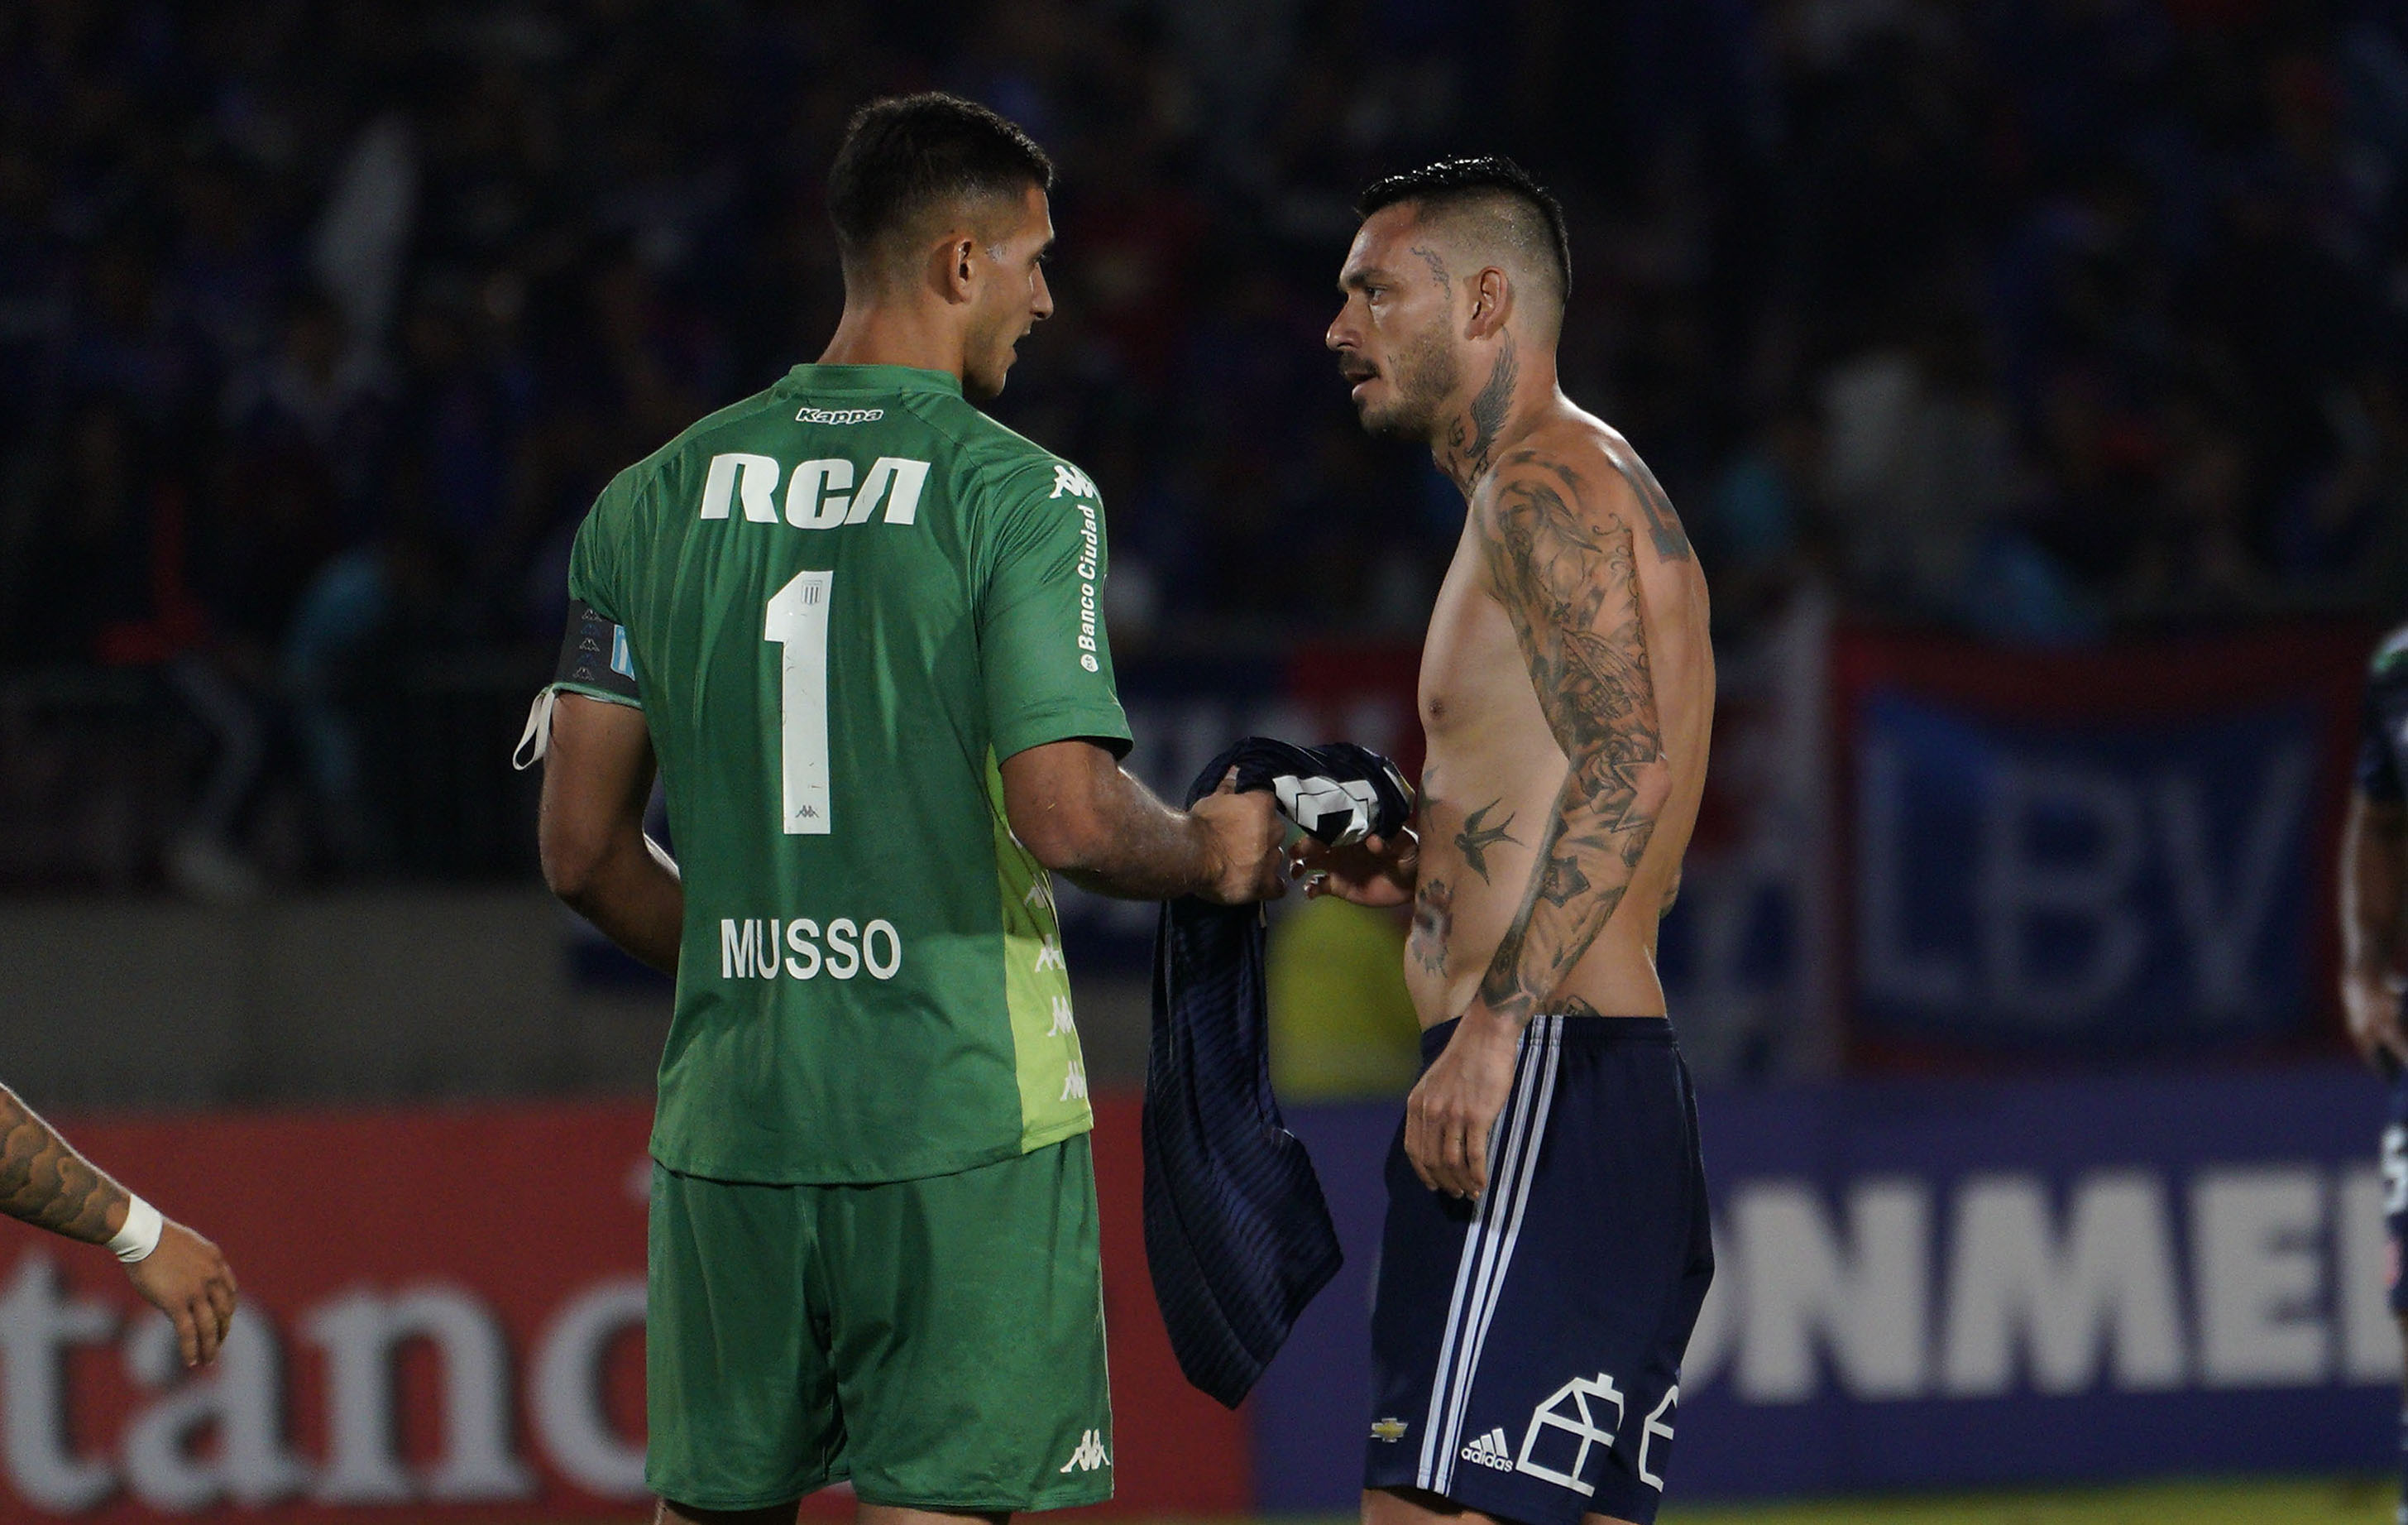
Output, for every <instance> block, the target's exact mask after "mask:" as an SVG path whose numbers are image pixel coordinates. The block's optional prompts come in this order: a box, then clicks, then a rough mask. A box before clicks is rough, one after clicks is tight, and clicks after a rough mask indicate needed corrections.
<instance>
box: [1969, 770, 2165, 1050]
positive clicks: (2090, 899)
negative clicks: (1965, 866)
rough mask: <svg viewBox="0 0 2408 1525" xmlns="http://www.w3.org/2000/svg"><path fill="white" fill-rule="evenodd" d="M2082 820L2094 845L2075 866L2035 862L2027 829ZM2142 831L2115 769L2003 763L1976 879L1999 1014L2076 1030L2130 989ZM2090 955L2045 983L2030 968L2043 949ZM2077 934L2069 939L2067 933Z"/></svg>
mask: <svg viewBox="0 0 2408 1525" xmlns="http://www.w3.org/2000/svg"><path fill="white" fill-rule="evenodd" d="M2052 815H2053V816H2057V817H2058V818H2060V819H2061V818H2065V817H2072V818H2075V819H2079V820H2083V821H2086V822H2087V823H2089V825H2090V827H2091V829H2092V833H2093V834H2094V835H2095V836H2096V838H2097V839H2098V846H2097V847H2096V848H2095V849H2094V850H2093V851H2091V852H2090V853H2088V854H2085V856H2081V857H2078V858H2061V857H2055V856H2052V857H2042V856H2041V855H2040V854H2039V853H2038V852H2037V851H2035V843H2034V842H2033V838H2034V837H2035V835H2036V832H2035V830H2034V827H2036V826H2037V825H2038V823H2039V822H2040V821H2041V820H2042V818H2044V817H2046V816H2052ZM2143 825H2144V823H2143V819H2142V816H2141V811H2140V807H2139V803H2138V802H2137V801H2136V800H2135V799H2134V798H2133V796H2132V793H2131V791H2130V790H2128V789H2127V788H2125V787H2124V786H2123V784H2122V783H2121V782H2120V781H2119V780H2117V779H2116V778H2115V776H2114V774H2112V773H2107V772H2103V771H2100V770H2094V769H2088V768H2079V767H2073V766H2071V765H2066V764H2057V763H2040V762H2032V761H2027V760H2025V759H2023V758H2019V757H2015V756H2012V755H2008V756H2002V757H2000V759H1999V760H1998V763H1997V766H1996V767H1994V768H1993V769H1992V770H1991V772H1990V780H1989V786H1988V787H1987V788H1986V789H1985V790H1984V791H1983V793H1982V848H1981V856H1980V858H1979V860H1978V866H1977V868H1976V870H1975V874H1974V907H1975V920H1976V922H1977V923H1978V924H1979V926H1980V928H1981V932H1982V952H1983V955H1984V957H1983V969H1984V973H1985V986H1986V993H1987V995H1988V997H1989V1004H1990V1006H1991V1008H1992V1009H1993V1010H1994V1011H1998V1012H2002V1013H2009V1014H2014V1015H2017V1016H2022V1017H2025V1018H2028V1019H2030V1020H2033V1021H2035V1022H2039V1023H2044V1024H2050V1025H2055V1024H2058V1023H2071V1022H2077V1021H2080V1020H2081V1019H2083V1018H2085V1017H2087V1016H2089V1015H2091V1014H2093V1013H2094V1012H2096V1011H2097V1010H2098V1009H2099V1008H2100V1007H2101V1006H2103V1005H2105V1004H2106V1003H2107V1002H2108V1001H2109V1000H2112V999H2113V998H2114V996H2115V995H2116V994H2117V993H2119V992H2120V991H2122V990H2123V988H2124V987H2125V986H2126V985H2128V984H2129V983H2130V982H2131V978H2132V974H2133V971H2135V970H2137V969H2138V968H2139V967H2140V963H2141V956H2142V954H2143V951H2144V950H2145V949H2146V947H2147V944H2148V939H2147V937H2146V935H2145V933H2144V931H2143V925H2142V922H2141V919H2140V917H2139V916H2137V915H2135V914H2133V911H2132V904H2131V901H2132V885H2133V884H2134V882H2135V881H2136V880H2137V879H2138V878H2139V877H2140V871H2141V861H2142V856H2143V854H2142V845H2143V840H2144V839H2143ZM2042 917H2045V918H2047V922H2048V926H2049V928H2050V930H2051V932H2052V933H2053V934H2054V935H2051V936H2049V937H2047V938H2046V939H2045V942H2046V943H2047V945H2050V946H2054V947H2058V948H2064V947H2069V946H2071V947H2086V948H2087V951H2088V957H2086V958H2085V959H2084V960H2083V961H2082V962H2081V963H2080V964H2078V965H2077V966H2076V967H2075V968H2074V969H2073V970H2071V971H2066V972H2060V973H2058V974H2057V975H2056V976H2055V977H2053V978H2051V977H2043V976H2042V973H2041V971H2038V970H2035V969H2032V968H2031V967H2029V965H2028V961H2027V955H2028V950H2030V949H2032V948H2034V947H2036V946H2039V945H2041V944H2042V942H2043V939H2042V937H2040V936H2037V935H2034V934H2035V933H2036V932H2037V931H2038V930H2039V928H2035V927H2034V926H2033V923H2034V922H2036V921H2039V920H2040V919H2041V918H2042ZM2071 927H2080V928H2083V930H2082V932H2081V933H2080V934H2079V935H2077V936H2074V937H2068V936H2066V935H2065V932H2064V930H2063V929H2064V928H2071Z"/></svg>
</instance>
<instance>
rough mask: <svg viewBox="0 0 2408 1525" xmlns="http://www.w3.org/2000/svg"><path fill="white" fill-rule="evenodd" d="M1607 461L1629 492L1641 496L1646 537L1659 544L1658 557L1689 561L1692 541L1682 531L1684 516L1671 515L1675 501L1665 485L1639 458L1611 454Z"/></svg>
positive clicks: (1657, 547) (1640, 503)
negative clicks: (1620, 477)
mask: <svg viewBox="0 0 2408 1525" xmlns="http://www.w3.org/2000/svg"><path fill="white" fill-rule="evenodd" d="M1606 459H1607V460H1609V461H1612V462H1613V468H1614V469H1615V470H1616V471H1619V472H1621V473H1622V477H1623V480H1624V481H1626V482H1629V483H1630V490H1631V491H1632V492H1633V493H1636V494H1637V495H1639V507H1640V509H1641V511H1642V512H1644V513H1645V514H1646V515H1647V534H1648V538H1649V539H1651V540H1654V541H1655V542H1656V554H1657V555H1659V556H1662V557H1663V558H1664V559H1665V560H1666V561H1686V560H1688V559H1689V537H1688V535H1687V533H1686V532H1685V531H1684V530H1683V529H1682V528H1681V516H1680V515H1679V514H1677V513H1674V512H1673V511H1672V500H1671V499H1670V498H1669V497H1666V496H1664V484H1663V483H1662V482H1657V481H1656V473H1655V472H1653V471H1651V470H1649V469H1648V468H1647V463H1646V462H1645V461H1642V460H1641V459H1640V458H1639V457H1638V456H1636V455H1633V456H1631V457H1630V458H1629V459H1628V460H1627V461H1626V460H1624V459H1622V458H1621V456H1620V455H1619V454H1609V455H1608V456H1607V457H1606Z"/></svg>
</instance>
